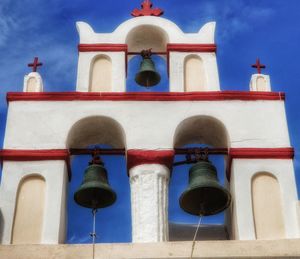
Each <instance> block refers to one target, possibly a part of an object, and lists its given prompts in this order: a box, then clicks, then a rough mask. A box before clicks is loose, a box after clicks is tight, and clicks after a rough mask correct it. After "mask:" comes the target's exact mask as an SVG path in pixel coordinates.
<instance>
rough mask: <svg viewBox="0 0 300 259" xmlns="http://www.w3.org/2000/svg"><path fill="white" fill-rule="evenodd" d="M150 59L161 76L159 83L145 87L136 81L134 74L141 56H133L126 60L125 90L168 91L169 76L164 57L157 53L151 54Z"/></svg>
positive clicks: (137, 70)
mask: <svg viewBox="0 0 300 259" xmlns="http://www.w3.org/2000/svg"><path fill="white" fill-rule="evenodd" d="M152 60H153V62H154V64H155V69H156V71H157V73H159V74H160V77H161V80H160V82H159V84H157V85H155V86H153V87H149V88H146V87H143V86H140V85H138V84H137V83H136V81H135V76H136V74H137V73H138V72H139V69H140V65H141V61H142V57H141V56H134V57H133V58H131V59H130V60H129V62H128V76H127V81H126V85H127V87H126V88H127V89H126V91H127V92H150V91H151V92H169V78H168V73H167V62H166V59H165V58H163V57H161V56H158V55H153V56H152Z"/></svg>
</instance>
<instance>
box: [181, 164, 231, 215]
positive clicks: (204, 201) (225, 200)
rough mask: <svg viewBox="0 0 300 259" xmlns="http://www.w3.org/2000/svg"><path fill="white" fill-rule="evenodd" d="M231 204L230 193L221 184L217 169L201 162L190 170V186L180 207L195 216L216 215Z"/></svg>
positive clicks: (183, 194)
mask: <svg viewBox="0 0 300 259" xmlns="http://www.w3.org/2000/svg"><path fill="white" fill-rule="evenodd" d="M230 202H231V195H230V193H229V192H228V191H227V190H226V189H225V188H224V187H223V186H221V185H220V184H219V182H218V177H217V170H216V167H215V166H214V165H213V164H212V163H211V162H209V161H208V160H207V161H204V160H200V161H198V162H197V163H196V164H195V165H193V166H192V167H191V168H190V171H189V186H188V188H187V189H186V190H185V191H184V192H183V193H182V194H181V196H180V199H179V204H180V207H181V208H182V209H183V210H184V211H186V212H188V213H190V214H193V215H198V216H199V215H202V216H208V215H214V214H217V213H220V212H222V211H223V210H225V209H226V208H227V207H228V206H229V205H230Z"/></svg>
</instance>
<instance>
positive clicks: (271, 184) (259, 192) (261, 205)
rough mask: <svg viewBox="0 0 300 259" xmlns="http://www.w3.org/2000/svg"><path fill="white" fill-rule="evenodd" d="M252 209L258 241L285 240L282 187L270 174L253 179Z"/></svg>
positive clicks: (259, 174)
mask: <svg viewBox="0 0 300 259" xmlns="http://www.w3.org/2000/svg"><path fill="white" fill-rule="evenodd" d="M252 207H253V219H254V225H255V233H256V239H283V238H285V227H284V218H283V207H282V197H281V191H280V185H279V182H278V180H277V178H276V177H274V176H273V175H271V174H270V173H267V172H260V173H257V174H255V175H254V177H253V178H252Z"/></svg>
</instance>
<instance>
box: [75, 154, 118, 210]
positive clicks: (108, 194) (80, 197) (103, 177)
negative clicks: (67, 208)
mask: <svg viewBox="0 0 300 259" xmlns="http://www.w3.org/2000/svg"><path fill="white" fill-rule="evenodd" d="M116 198H117V195H116V193H115V192H114V190H113V189H112V188H111V187H110V186H109V183H108V179H107V171H106V169H105V168H104V165H103V162H102V161H101V160H100V158H99V157H97V156H94V157H93V160H92V161H91V162H90V164H89V166H88V167H87V169H86V170H85V172H84V179H83V182H82V183H81V186H80V187H79V188H78V190H77V191H76V192H75V194H74V200H75V202H76V203H77V204H79V205H80V206H82V207H86V208H91V209H98V208H105V207H108V206H110V205H112V204H113V203H114V202H115V201H116Z"/></svg>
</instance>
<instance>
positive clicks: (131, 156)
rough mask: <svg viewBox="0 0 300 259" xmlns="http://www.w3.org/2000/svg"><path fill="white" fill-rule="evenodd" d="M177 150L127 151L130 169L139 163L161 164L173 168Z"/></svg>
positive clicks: (128, 167)
mask: <svg viewBox="0 0 300 259" xmlns="http://www.w3.org/2000/svg"><path fill="white" fill-rule="evenodd" d="M174 155H175V152H174V150H161V151H157V150H135V149H131V150H128V151H127V169H128V171H129V170H130V169H131V168H133V167H135V166H138V165H143V164H161V165H165V166H166V167H168V168H170V169H172V166H173V160H174Z"/></svg>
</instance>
